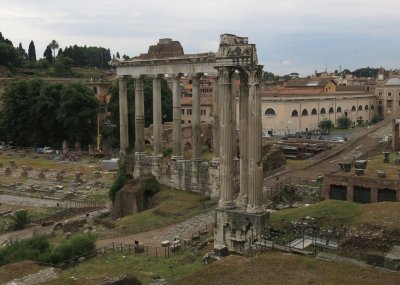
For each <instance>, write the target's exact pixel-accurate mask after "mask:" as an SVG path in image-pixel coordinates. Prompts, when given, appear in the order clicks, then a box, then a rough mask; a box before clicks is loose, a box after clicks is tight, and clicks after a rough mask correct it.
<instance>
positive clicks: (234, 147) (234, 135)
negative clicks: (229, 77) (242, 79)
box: [231, 84, 237, 159]
mask: <svg viewBox="0 0 400 285" xmlns="http://www.w3.org/2000/svg"><path fill="white" fill-rule="evenodd" d="M231 90H232V91H231V93H232V95H231V96H232V142H233V144H232V153H233V158H234V159H237V131H236V129H237V121H236V107H237V106H236V95H237V89H236V86H234V85H233V84H232V89H231Z"/></svg>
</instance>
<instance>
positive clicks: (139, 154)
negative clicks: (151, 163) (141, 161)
mask: <svg viewBox="0 0 400 285" xmlns="http://www.w3.org/2000/svg"><path fill="white" fill-rule="evenodd" d="M145 155H146V153H145V152H135V156H145Z"/></svg>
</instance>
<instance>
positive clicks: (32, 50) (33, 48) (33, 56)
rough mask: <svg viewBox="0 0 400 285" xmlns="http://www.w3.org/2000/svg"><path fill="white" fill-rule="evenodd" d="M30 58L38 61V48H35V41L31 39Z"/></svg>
mask: <svg viewBox="0 0 400 285" xmlns="http://www.w3.org/2000/svg"><path fill="white" fill-rule="evenodd" d="M28 60H29V61H31V62H36V48H35V44H34V43H33V41H31V42H30V43H29V48H28Z"/></svg>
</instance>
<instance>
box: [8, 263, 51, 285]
mask: <svg viewBox="0 0 400 285" xmlns="http://www.w3.org/2000/svg"><path fill="white" fill-rule="evenodd" d="M56 278H58V274H57V270H56V269H55V268H53V267H50V268H47V269H44V270H40V271H39V272H37V273H34V274H29V275H26V276H24V277H22V278H19V279H14V280H12V281H10V282H8V283H6V285H34V284H40V283H43V282H46V281H50V280H53V279H56Z"/></svg>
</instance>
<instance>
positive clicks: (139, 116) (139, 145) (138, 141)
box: [135, 77, 145, 154]
mask: <svg viewBox="0 0 400 285" xmlns="http://www.w3.org/2000/svg"><path fill="white" fill-rule="evenodd" d="M143 85H144V84H143V77H139V78H135V153H136V154H143V153H144V152H145V148H144V86H143Z"/></svg>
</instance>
